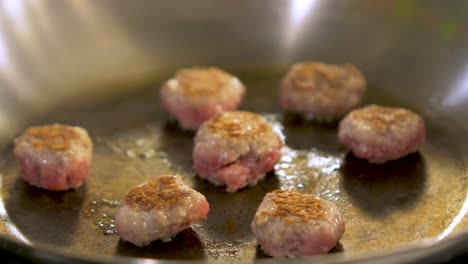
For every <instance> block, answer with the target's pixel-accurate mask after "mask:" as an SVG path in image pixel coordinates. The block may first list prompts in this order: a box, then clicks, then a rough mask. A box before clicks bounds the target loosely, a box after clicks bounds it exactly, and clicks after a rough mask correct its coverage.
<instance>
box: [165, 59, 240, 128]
mask: <svg viewBox="0 0 468 264" xmlns="http://www.w3.org/2000/svg"><path fill="white" fill-rule="evenodd" d="M244 94H245V87H244V85H243V84H242V83H241V82H240V81H239V79H237V78H236V77H234V76H232V75H230V74H228V73H226V72H224V71H222V70H220V69H218V68H214V67H196V68H190V69H181V70H179V71H177V72H176V74H175V77H174V78H172V79H169V80H168V81H167V82H166V83H165V84H164V85H163V86H162V88H161V90H160V99H161V105H162V107H163V108H164V109H165V110H166V111H167V112H168V113H169V115H170V116H172V117H174V118H175V119H176V120H177V121H178V122H179V125H180V126H181V127H182V128H184V129H188V130H191V129H197V128H198V127H199V126H200V125H201V123H203V121H206V120H208V119H210V118H212V117H214V116H216V115H217V114H219V113H221V112H224V111H234V110H237V108H238V106H239V105H240V104H241V102H242V100H243V98H244Z"/></svg>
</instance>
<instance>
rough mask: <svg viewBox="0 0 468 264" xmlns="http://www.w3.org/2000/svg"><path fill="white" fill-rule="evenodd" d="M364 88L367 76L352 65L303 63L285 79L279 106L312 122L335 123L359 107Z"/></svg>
mask: <svg viewBox="0 0 468 264" xmlns="http://www.w3.org/2000/svg"><path fill="white" fill-rule="evenodd" d="M365 89H366V80H365V79H364V76H363V75H362V73H361V72H360V71H359V70H358V69H357V68H356V67H354V66H353V65H351V64H345V65H342V66H340V65H330V64H323V63H318V62H304V63H299V64H295V65H293V66H292V67H291V69H290V70H289V71H288V73H287V74H286V76H285V77H284V78H283V81H282V83H281V86H280V94H279V95H280V104H281V107H282V108H283V109H284V110H287V111H291V112H297V113H303V114H305V116H306V117H307V118H310V119H314V120H317V121H332V120H334V119H336V118H339V117H341V116H343V115H344V114H346V113H348V112H349V111H351V110H352V109H353V108H355V107H357V106H358V105H359V104H360V103H361V100H362V97H363V95H364V92H365Z"/></svg>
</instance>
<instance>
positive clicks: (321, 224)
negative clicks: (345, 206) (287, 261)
mask: <svg viewBox="0 0 468 264" xmlns="http://www.w3.org/2000/svg"><path fill="white" fill-rule="evenodd" d="M252 231H253V232H254V234H255V237H256V238H257V241H258V243H259V244H260V245H261V247H262V248H263V250H264V251H265V252H266V253H267V254H269V255H271V256H273V257H285V256H287V257H300V256H307V255H316V254H324V253H327V252H328V251H330V250H331V249H332V248H333V247H334V246H335V245H336V243H337V242H338V240H339V239H340V238H341V236H342V235H343V233H344V231H345V222H344V220H343V218H342V216H341V214H340V213H339V212H338V209H337V208H336V206H335V205H334V204H333V203H331V202H329V201H326V200H323V199H320V198H318V197H315V196H313V195H311V194H303V193H299V192H297V191H295V190H275V191H273V192H270V193H268V194H267V195H265V197H264V198H263V201H262V203H261V204H260V206H259V207H258V209H257V212H256V213H255V216H254V219H253V221H252Z"/></svg>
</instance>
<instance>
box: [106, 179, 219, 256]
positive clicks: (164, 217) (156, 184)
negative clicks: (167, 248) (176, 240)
mask: <svg viewBox="0 0 468 264" xmlns="http://www.w3.org/2000/svg"><path fill="white" fill-rule="evenodd" d="M209 210H210V206H209V204H208V201H207V200H206V198H205V196H203V194H201V193H199V192H197V191H195V190H194V189H192V188H190V187H188V186H187V185H185V184H184V183H183V182H182V180H181V179H180V177H179V176H177V175H163V176H159V177H156V178H155V179H154V180H153V181H150V182H147V183H144V184H141V185H138V186H135V187H133V188H132V189H131V190H130V192H129V193H128V194H127V196H125V198H124V201H123V203H122V204H121V205H120V207H119V209H118V210H117V212H116V214H115V226H116V228H117V233H118V234H119V236H120V237H121V238H122V239H123V240H125V241H129V242H131V243H133V244H135V245H136V246H140V247H143V246H146V245H148V244H150V243H151V242H152V241H154V240H158V239H161V240H162V241H163V242H167V241H170V240H171V239H172V237H174V236H175V235H177V233H179V232H180V231H182V230H184V229H186V228H188V227H189V226H190V225H191V224H192V223H194V222H197V221H199V220H202V219H204V218H206V216H207V215H208V211H209Z"/></svg>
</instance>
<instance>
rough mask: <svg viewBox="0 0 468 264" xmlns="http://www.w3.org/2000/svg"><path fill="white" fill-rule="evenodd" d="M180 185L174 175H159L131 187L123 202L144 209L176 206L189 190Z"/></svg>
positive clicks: (162, 208)
mask: <svg viewBox="0 0 468 264" xmlns="http://www.w3.org/2000/svg"><path fill="white" fill-rule="evenodd" d="M181 187H182V186H181V183H180V181H179V180H177V178H176V177H175V176H170V175H167V176H159V177H158V178H156V179H155V180H153V181H150V182H148V183H145V184H143V185H141V186H136V187H133V188H132V189H131V190H130V192H129V193H128V194H127V196H126V197H125V203H126V204H128V205H131V206H133V207H134V208H135V209H140V210H145V211H149V210H151V209H153V208H157V209H161V210H164V209H168V208H171V207H174V206H177V204H178V203H179V202H180V201H181V200H182V199H183V198H184V197H187V196H188V195H189V191H188V190H187V189H184V188H181Z"/></svg>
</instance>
